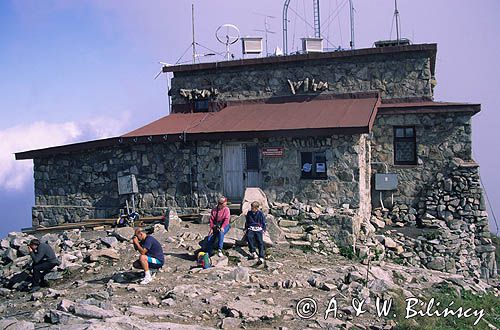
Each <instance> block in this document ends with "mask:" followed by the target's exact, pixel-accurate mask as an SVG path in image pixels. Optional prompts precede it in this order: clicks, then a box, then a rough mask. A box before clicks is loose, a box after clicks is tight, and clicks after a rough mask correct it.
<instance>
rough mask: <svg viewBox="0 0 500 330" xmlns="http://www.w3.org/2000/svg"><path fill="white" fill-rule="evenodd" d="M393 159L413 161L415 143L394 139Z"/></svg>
mask: <svg viewBox="0 0 500 330" xmlns="http://www.w3.org/2000/svg"><path fill="white" fill-rule="evenodd" d="M394 147H395V150H394V151H395V155H394V156H395V160H396V162H409V163H411V162H414V161H415V143H414V142H409V141H396V142H395V143H394Z"/></svg>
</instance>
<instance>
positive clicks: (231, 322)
mask: <svg viewBox="0 0 500 330" xmlns="http://www.w3.org/2000/svg"><path fill="white" fill-rule="evenodd" d="M240 326H241V320H240V319H237V318H234V317H226V318H224V319H223V320H222V324H221V329H228V330H233V329H238V328H240Z"/></svg>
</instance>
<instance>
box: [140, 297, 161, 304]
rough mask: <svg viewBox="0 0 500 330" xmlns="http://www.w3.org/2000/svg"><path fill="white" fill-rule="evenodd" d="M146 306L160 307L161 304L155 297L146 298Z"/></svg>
mask: <svg viewBox="0 0 500 330" xmlns="http://www.w3.org/2000/svg"><path fill="white" fill-rule="evenodd" d="M144 303H145V304H146V305H151V306H158V305H160V302H159V301H158V299H157V298H156V297H153V296H148V297H147V298H146V301H145V302H144Z"/></svg>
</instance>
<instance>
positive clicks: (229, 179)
mask: <svg viewBox="0 0 500 330" xmlns="http://www.w3.org/2000/svg"><path fill="white" fill-rule="evenodd" d="M436 52H437V46H436V44H418V45H405V46H393V47H382V48H370V49H358V50H349V51H338V52H326V53H310V54H300V55H289V56H279V57H266V58H253V59H243V60H234V61H227V62H219V63H203V64H194V65H179V66H171V67H164V69H163V70H164V72H172V73H173V78H172V80H171V90H170V95H171V97H172V113H171V114H170V115H168V116H165V117H163V118H160V119H159V120H157V121H155V122H153V123H150V124H148V125H146V126H144V127H142V128H139V129H137V130H134V131H132V132H129V133H127V134H125V135H123V136H119V137H115V138H109V139H104V140H96V141H89V142H84V143H78V144H72V145H65V146H59V147H52V148H47V149H40V150H33V151H26V152H20V153H17V154H16V159H33V161H34V177H35V206H34V207H33V225H34V226H37V225H41V224H43V225H52V224H58V223H64V222H78V221H81V220H82V219H86V218H103V217H114V216H115V215H116V214H117V213H118V210H119V209H120V208H123V204H124V200H125V199H124V198H125V197H123V196H120V195H119V193H118V184H117V178H118V177H123V176H127V175H131V174H133V175H134V176H135V178H136V180H137V185H138V190H139V192H138V194H137V198H138V207H139V210H140V212H141V213H143V214H158V213H160V212H161V211H162V210H163V209H165V208H167V207H170V208H175V209H176V210H177V211H178V212H180V213H183V212H193V211H197V210H199V209H204V208H207V207H209V206H210V205H211V204H212V203H213V201H214V200H215V198H216V196H218V195H220V194H225V195H226V196H228V197H229V199H230V200H231V201H232V202H234V203H238V202H239V201H240V200H241V198H242V196H243V192H244V189H245V187H260V188H262V190H263V191H264V192H265V193H266V195H267V197H268V199H269V201H270V202H271V203H291V202H298V203H302V204H304V205H309V206H315V207H317V208H319V209H321V210H322V212H326V210H329V211H330V213H331V210H341V209H342V208H349V209H351V210H352V212H353V214H354V215H353V216H352V219H351V220H350V221H349V222H348V226H347V227H349V228H344V229H346V230H347V234H346V235H340V236H339V237H342V239H341V242H340V243H348V242H353V241H355V240H356V238H357V237H358V236H359V234H360V228H361V226H362V224H363V223H369V221H370V217H371V213H372V210H373V209H374V208H377V207H380V206H381V204H384V206H389V207H392V208H393V207H394V206H396V207H397V206H398V205H404V206H402V208H403V209H406V210H409V209H411V210H412V212H407V214H404V217H403V216H402V217H401V219H403V220H404V221H405V222H406V223H408V224H410V225H415V224H419V225H422V224H424V223H425V222H426V221H427V220H428V219H429V218H436V219H440V220H443V221H447V222H450V221H451V222H453V221H454V222H453V223H454V224H453V225H454V226H458V230H462V231H463V232H468V233H469V234H468V236H467V237H468V241H467V242H468V244H469V243H470V244H471V247H473V248H474V247H476V246H478V247H481V246H483V245H484V246H491V240H489V237H488V234H487V233H488V221H487V214H486V209H485V205H484V200H483V195H482V190H481V186H480V185H479V173H478V168H477V167H478V165H477V164H475V163H474V161H473V159H472V156H471V145H472V143H471V118H472V116H473V115H474V114H476V113H478V112H479V111H480V105H479V104H464V103H448V102H434V101H433V88H434V86H435V85H436V79H435V62H436ZM457 171H459V172H460V175H457ZM386 172H387V173H391V174H396V175H397V185H396V186H395V189H393V190H391V191H378V190H376V189H375V179H374V174H375V173H386ZM392 178H394V177H393V176H392ZM437 183H439V184H438V185H436V184H437ZM443 192H448V193H447V194H446V193H443ZM445 196H447V197H445ZM457 224H458V225H457ZM493 251H494V249H493ZM448 252H449V254H453V253H455V252H453V251H448ZM456 253H458V252H456ZM483 254H484V255H483ZM491 255H492V250H491V248H485V249H479V250H478V252H477V254H476V256H475V258H476V257H477V258H478V260H480V261H481V260H485V258H490V259H491ZM490 259H488V260H490ZM491 268H493V266H491Z"/></svg>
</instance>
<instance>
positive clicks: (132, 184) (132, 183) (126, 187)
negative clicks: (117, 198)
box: [118, 174, 139, 195]
mask: <svg viewBox="0 0 500 330" xmlns="http://www.w3.org/2000/svg"><path fill="white" fill-rule="evenodd" d="M138 192H139V189H137V180H136V179H135V175H133V174H130V175H125V176H120V177H118V194H119V195H128V194H136V193H138Z"/></svg>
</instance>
